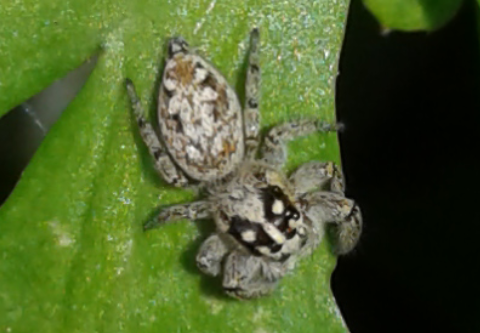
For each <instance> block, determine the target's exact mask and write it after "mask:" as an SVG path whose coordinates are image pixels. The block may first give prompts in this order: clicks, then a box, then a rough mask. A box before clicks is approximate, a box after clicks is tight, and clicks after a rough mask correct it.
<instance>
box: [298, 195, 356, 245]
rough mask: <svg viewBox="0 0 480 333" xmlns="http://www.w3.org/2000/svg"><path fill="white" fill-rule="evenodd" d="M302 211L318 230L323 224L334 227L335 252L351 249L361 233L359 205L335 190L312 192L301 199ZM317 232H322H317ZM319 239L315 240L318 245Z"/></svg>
mask: <svg viewBox="0 0 480 333" xmlns="http://www.w3.org/2000/svg"><path fill="white" fill-rule="evenodd" d="M300 200H301V202H302V206H303V207H302V208H303V211H304V212H305V213H306V215H307V216H308V218H309V219H310V220H311V221H312V223H313V224H314V228H316V229H317V230H320V231H321V229H322V228H323V226H324V225H325V224H333V225H334V227H335V240H334V242H335V252H336V253H337V254H346V253H348V252H350V251H351V250H353V248H354V247H355V245H356V244H357V243H358V240H359V239H360V236H361V233H362V226H363V225H362V214H361V211H360V207H358V205H357V204H356V203H355V202H354V201H353V200H351V199H348V198H345V197H344V196H343V195H342V194H338V193H335V192H323V191H318V192H312V193H308V194H306V195H305V196H304V197H302V198H301V199H300ZM319 234H322V233H321V232H319ZM319 243H320V240H317V242H316V244H317V245H318V244H319Z"/></svg>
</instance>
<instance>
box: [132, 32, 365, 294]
mask: <svg viewBox="0 0 480 333" xmlns="http://www.w3.org/2000/svg"><path fill="white" fill-rule="evenodd" d="M126 85H127V91H128V94H129V96H130V99H131V102H132V105H133V111H134V114H135V117H136V120H137V122H138V126H139V128H140V134H141V137H142V139H143V141H144V142H145V144H146V146H147V147H148V150H149V152H150V154H151V155H152V156H153V158H154V159H155V167H156V169H157V170H158V172H159V173H160V175H161V176H162V177H163V179H164V180H165V181H166V182H167V183H169V184H171V185H174V186H177V187H187V186H193V185H195V184H196V186H200V187H201V188H203V189H204V190H205V193H206V196H205V199H203V200H200V201H196V202H192V203H187V204H180V205H174V206H170V207H167V208H164V209H163V210H162V211H161V212H160V214H159V215H158V216H157V217H156V218H155V219H154V220H152V221H149V222H147V223H146V224H145V225H144V229H145V230H147V229H152V228H156V227H159V226H161V225H164V224H166V223H172V222H176V221H179V220H182V219H189V220H197V219H207V218H208V219H213V220H214V221H215V223H216V227H217V231H216V232H215V233H214V234H213V235H211V236H210V237H208V238H207V239H206V240H205V242H204V243H203V244H202V246H201V247H200V250H199V252H198V255H197V258H196V262H197V266H198V268H199V269H200V270H201V271H202V272H204V273H205V274H208V275H211V276H217V275H219V274H222V275H223V289H224V290H225V292H226V293H227V294H228V295H230V296H233V297H237V298H243V299H249V298H255V297H259V296H262V295H266V294H268V293H270V292H271V291H272V290H273V289H274V287H275V285H276V283H277V282H278V281H279V280H280V279H281V278H282V277H283V276H284V275H285V274H286V273H287V272H288V271H290V270H291V269H292V268H293V267H294V264H295V262H296V261H297V260H298V259H299V258H301V257H303V256H305V255H307V254H308V253H311V252H312V251H313V250H314V249H315V248H316V247H317V246H318V244H319V243H320V241H321V239H322V237H323V234H324V228H325V224H327V223H332V224H333V225H334V226H335V230H336V233H335V235H336V237H335V238H336V239H335V244H336V251H337V253H339V254H342V253H346V252H349V251H350V250H351V249H353V247H354V246H355V244H356V243H357V241H358V238H359V236H360V233H361V228H362V219H361V213H360V209H359V207H358V206H357V205H356V204H355V203H354V202H353V201H352V200H350V199H347V198H346V197H345V196H344V193H343V179H342V175H341V173H340V170H339V168H337V167H336V166H335V165H334V164H333V163H331V162H327V163H321V162H309V163H306V164H304V165H302V166H301V167H300V168H298V169H297V170H296V171H295V172H294V173H293V174H292V175H291V176H290V177H289V178H287V177H286V176H285V175H284V174H283V172H282V171H280V170H281V168H282V166H283V164H284V163H285V160H286V147H285V145H286V142H287V141H289V140H292V139H294V138H297V137H300V136H305V135H308V134H311V133H314V132H317V131H322V132H326V131H335V130H337V126H336V125H331V124H329V123H326V122H323V121H319V120H300V121H292V122H289V123H285V124H282V125H279V126H276V127H274V128H272V129H271V130H270V131H269V133H268V134H267V135H266V137H265V138H264V142H263V145H261V146H260V145H259V141H260V134H259V129H260V126H259V119H260V115H259V110H258V101H259V86H260V67H259V32H258V29H253V30H252V32H251V35H250V53H249V63H248V70H247V77H246V93H245V95H246V103H245V108H244V110H243V112H242V109H241V106H240V103H239V100H238V97H237V95H236V94H235V92H234V90H233V89H232V88H231V87H230V86H229V85H228V83H227V81H226V79H225V78H224V77H223V75H222V74H220V73H219V72H218V70H217V69H215V68H214V67H213V66H212V65H210V64H209V63H207V62H206V61H205V60H204V59H203V58H202V57H200V56H199V55H197V54H195V53H194V52H192V51H190V50H189V45H188V44H187V42H186V41H185V40H184V39H183V38H181V37H177V38H172V39H171V40H170V42H169V45H168V55H167V61H166V65H165V71H164V73H163V80H162V83H161V86H160V91H159V105H158V118H159V125H160V132H161V136H160V137H159V136H157V135H156V133H155V132H154V129H153V127H152V125H151V124H150V123H149V122H147V121H146V119H145V118H144V111H143V110H142V107H141V104H140V102H139V99H138V97H137V94H136V92H135V88H134V86H133V83H132V82H131V81H130V80H128V79H127V83H126ZM258 148H259V149H258ZM258 150H259V151H258ZM257 152H259V153H260V155H261V158H260V159H256V155H257Z"/></svg>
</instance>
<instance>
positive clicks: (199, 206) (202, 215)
mask: <svg viewBox="0 0 480 333" xmlns="http://www.w3.org/2000/svg"><path fill="white" fill-rule="evenodd" d="M209 218H211V211H210V203H209V202H208V201H195V202H191V203H187V204H180V205H174V206H170V207H166V208H164V209H162V211H161V212H160V214H158V215H157V216H156V217H155V218H154V219H153V220H150V221H148V222H147V223H145V224H144V226H143V230H148V229H154V228H158V227H160V226H162V225H164V224H170V223H174V222H177V221H180V220H183V219H189V220H192V221H193V220H200V219H209Z"/></svg>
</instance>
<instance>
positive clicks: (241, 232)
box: [225, 169, 307, 261]
mask: <svg viewBox="0 0 480 333" xmlns="http://www.w3.org/2000/svg"><path fill="white" fill-rule="evenodd" d="M263 171H264V172H263V173H262V172H256V173H255V174H254V175H255V177H254V178H255V179H256V180H257V182H256V181H255V180H251V179H250V180H249V181H248V190H245V192H244V193H243V194H244V195H243V197H242V199H240V200H237V201H232V202H231V203H230V206H229V207H230V208H231V210H230V214H225V217H226V218H227V219H228V226H229V227H228V230H227V232H228V233H229V234H230V235H232V236H233V237H234V238H235V239H236V240H237V241H238V242H239V243H240V244H242V245H243V246H244V247H246V248H247V249H248V250H250V251H251V252H252V253H253V254H254V255H258V256H266V257H269V258H271V259H273V260H275V261H285V260H287V259H288V258H289V257H290V256H291V255H292V254H295V253H297V252H298V251H300V250H301V249H302V247H303V246H304V245H305V243H306V242H307V228H306V226H305V225H304V223H303V216H302V213H301V211H300V210H299V209H298V208H297V207H296V205H295V203H294V201H293V200H294V199H293V196H292V194H291V191H290V189H289V188H290V186H289V184H288V183H287V181H286V180H285V179H280V178H279V173H278V172H276V171H273V170H268V169H267V170H263ZM243 179H244V180H245V179H248V178H243ZM280 180H281V181H280Z"/></svg>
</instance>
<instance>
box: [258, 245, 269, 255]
mask: <svg viewBox="0 0 480 333" xmlns="http://www.w3.org/2000/svg"><path fill="white" fill-rule="evenodd" d="M256 249H257V251H258V252H260V253H261V254H264V255H266V256H268V255H270V254H271V252H270V249H269V248H268V247H266V246H258V247H257V248H256Z"/></svg>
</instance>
